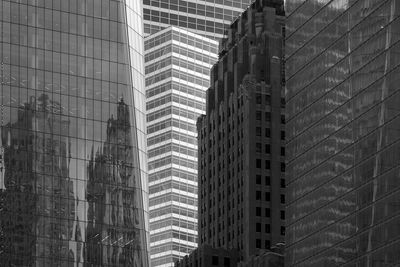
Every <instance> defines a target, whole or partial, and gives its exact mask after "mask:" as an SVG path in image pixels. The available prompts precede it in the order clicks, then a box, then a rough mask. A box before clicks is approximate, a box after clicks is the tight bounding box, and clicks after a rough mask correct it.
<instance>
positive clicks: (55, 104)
mask: <svg viewBox="0 0 400 267" xmlns="http://www.w3.org/2000/svg"><path fill="white" fill-rule="evenodd" d="M142 25H143V24H142V5H141V3H140V2H138V1H113V0H105V1H90V0H88V1H74V0H65V1H64V0H63V1H61V0H53V1H28V2H25V3H22V2H20V1H18V2H16V1H12V2H10V1H5V0H3V1H0V32H1V37H0V61H1V75H0V81H1V92H0V96H1V99H0V100H1V106H0V123H1V125H0V140H1V142H0V146H1V147H0V174H1V176H0V178H1V182H0V188H1V192H0V206H1V209H0V265H1V266H148V265H149V260H148V259H149V254H148V245H147V243H148V222H147V217H148V215H147V213H148V208H147V194H148V189H147V160H146V143H145V142H146V138H145V116H144V112H145V100H144V99H145V96H144V89H145V88H144V59H143V49H144V47H143V37H142V34H143V29H142Z"/></svg>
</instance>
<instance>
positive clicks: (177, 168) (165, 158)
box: [145, 27, 218, 266]
mask: <svg viewBox="0 0 400 267" xmlns="http://www.w3.org/2000/svg"><path fill="white" fill-rule="evenodd" d="M217 48H218V44H217V42H216V41H214V40H211V39H208V38H206V37H203V36H200V35H197V34H194V33H191V32H189V31H187V30H184V29H180V28H176V27H168V28H166V29H164V30H161V31H159V32H158V33H155V34H153V35H151V36H149V37H147V38H146V40H145V49H146V59H145V61H146V95H147V104H146V109H147V133H148V139H147V143H148V149H149V154H148V155H149V188H150V234H151V244H150V245H151V259H152V266H173V264H174V261H176V260H178V259H180V258H181V257H183V256H185V255H186V254H188V253H189V252H190V251H192V250H193V249H194V248H196V246H197V139H196V136H197V133H196V120H197V117H198V116H200V115H201V114H203V113H204V111H205V91H206V90H207V88H208V87H209V75H210V68H211V66H212V64H213V63H214V62H215V61H216V60H217Z"/></svg>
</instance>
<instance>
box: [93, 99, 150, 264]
mask: <svg viewBox="0 0 400 267" xmlns="http://www.w3.org/2000/svg"><path fill="white" fill-rule="evenodd" d="M129 116H130V111H129V107H128V106H127V105H126V104H125V103H124V102H123V100H122V99H121V100H120V102H119V103H118V111H117V118H115V119H114V118H113V117H112V118H110V119H109V120H108V122H107V136H106V140H105V143H104V145H103V147H102V148H99V149H101V151H99V150H98V151H96V153H95V155H94V153H93V152H92V155H91V160H90V162H89V166H88V173H89V174H88V175H89V180H88V186H87V197H86V199H87V201H88V227H87V232H86V240H87V242H86V262H87V263H88V264H93V265H102V264H105V265H110V266H140V264H141V262H142V260H143V259H142V257H143V255H141V253H139V251H140V250H141V249H143V247H141V246H142V245H141V244H140V243H137V239H138V238H140V229H139V227H140V223H141V221H143V220H144V218H143V214H142V215H141V214H140V212H139V211H138V208H137V207H135V203H136V202H137V201H138V200H140V199H141V194H142V193H141V190H140V187H139V185H138V184H135V179H134V177H133V176H134V175H135V172H134V170H133V169H134V166H133V165H132V162H133V156H134V155H133V153H134V151H133V147H132V142H131V138H130V136H131V126H130V119H129ZM132 226H135V227H132Z"/></svg>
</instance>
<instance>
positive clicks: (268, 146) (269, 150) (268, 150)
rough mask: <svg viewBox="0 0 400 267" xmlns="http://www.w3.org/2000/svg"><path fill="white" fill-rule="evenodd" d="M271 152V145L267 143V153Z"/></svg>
mask: <svg viewBox="0 0 400 267" xmlns="http://www.w3.org/2000/svg"><path fill="white" fill-rule="evenodd" d="M270 153H271V145H269V144H266V145H265V154H270Z"/></svg>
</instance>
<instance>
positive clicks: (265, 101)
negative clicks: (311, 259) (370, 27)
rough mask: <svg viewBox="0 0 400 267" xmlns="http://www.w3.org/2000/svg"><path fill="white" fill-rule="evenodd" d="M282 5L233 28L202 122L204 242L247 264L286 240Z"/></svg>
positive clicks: (245, 17) (259, 9)
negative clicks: (233, 251)
mask: <svg viewBox="0 0 400 267" xmlns="http://www.w3.org/2000/svg"><path fill="white" fill-rule="evenodd" d="M278 2H280V6H279V5H278ZM282 7H283V1H263V0H257V1H255V2H253V4H252V5H251V6H250V7H249V8H248V9H247V10H246V11H245V12H243V14H242V15H241V16H240V17H239V18H238V19H237V20H236V21H235V22H234V23H232V25H231V26H230V28H229V34H228V37H227V38H226V39H224V40H223V41H222V42H221V46H220V54H219V56H220V57H219V60H218V63H217V64H215V65H214V66H213V68H212V70H211V73H212V75H211V86H210V88H209V89H208V90H207V110H206V111H207V114H206V115H203V116H201V117H200V118H199V119H198V121H197V131H198V140H199V150H198V151H199V163H198V164H199V168H198V169H199V180H198V183H199V244H200V245H203V244H208V245H212V246H213V247H215V248H219V247H222V248H225V249H232V248H234V249H236V250H237V251H238V253H239V255H238V257H239V260H240V261H248V260H249V259H250V257H251V256H252V255H257V254H258V255H259V254H260V253H261V251H263V250H266V249H270V247H271V246H272V245H275V244H277V243H281V242H283V241H284V239H285V141H284V140H285V115H284V114H285V101H284V98H283V94H284V91H283V89H282V81H283V60H282V57H283V50H282V44H283V29H284V13H283V12H282Z"/></svg>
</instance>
